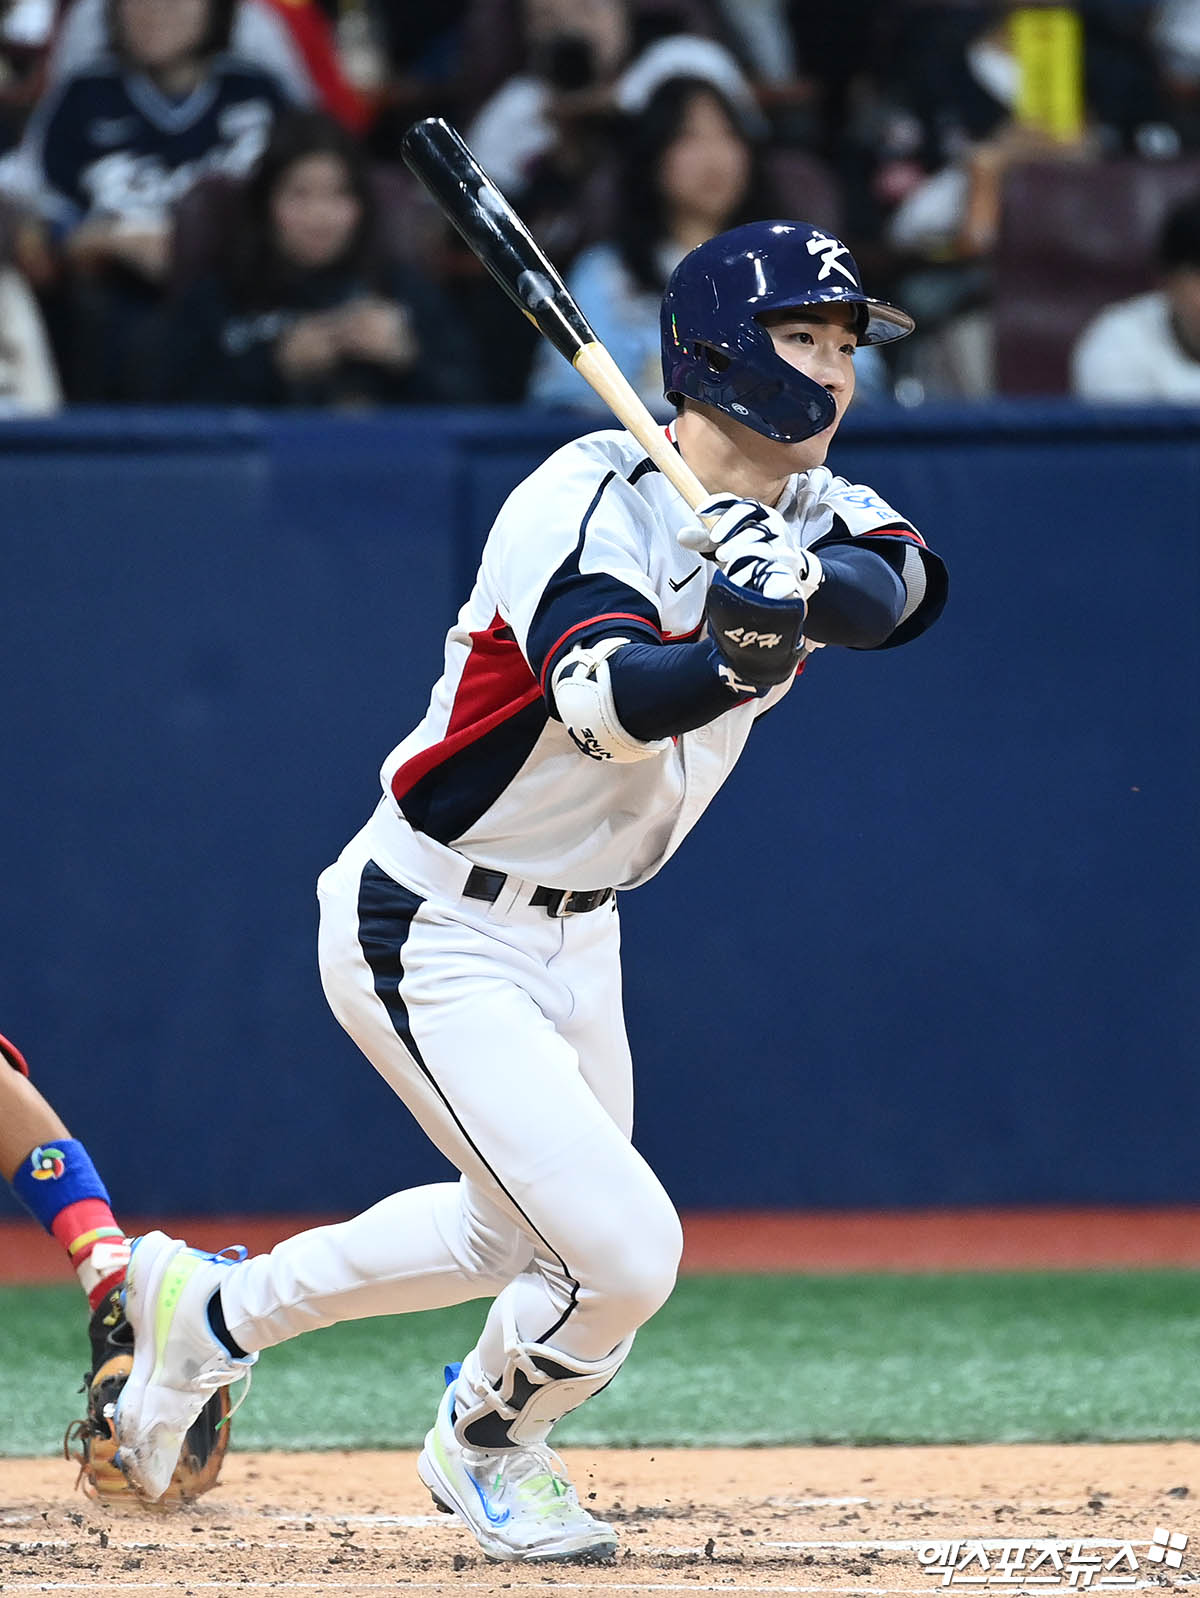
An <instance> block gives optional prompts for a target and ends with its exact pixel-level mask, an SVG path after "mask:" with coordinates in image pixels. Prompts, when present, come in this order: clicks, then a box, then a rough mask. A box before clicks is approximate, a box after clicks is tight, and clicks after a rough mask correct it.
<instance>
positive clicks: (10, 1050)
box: [0, 1037, 29, 1076]
mask: <svg viewBox="0 0 1200 1598" xmlns="http://www.w3.org/2000/svg"><path fill="white" fill-rule="evenodd" d="M0 1060H7V1061H8V1063H9V1065H11V1066H12V1068H13V1070H14V1071H19V1072H20V1073H21V1075H22V1076H28V1075H29V1067H28V1065H27V1064H26V1063H25V1056H24V1055H23V1054H22V1053H21V1051H20V1049H18V1047H17V1046H16V1044H15V1043H10V1042H9V1041H8V1039H7V1038H6V1037H0Z"/></svg>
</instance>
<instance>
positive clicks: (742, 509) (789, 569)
mask: <svg viewBox="0 0 1200 1598" xmlns="http://www.w3.org/2000/svg"><path fill="white" fill-rule="evenodd" d="M696 515H697V516H698V517H701V518H704V522H702V523H701V524H699V525H698V526H696V527H695V528H691V527H688V528H685V529H684V530H683V531H682V532H681V533H680V534H679V542H680V543H681V544H682V545H683V546H684V547H685V548H687V549H695V550H697V551H698V552H699V553H701V554H706V555H711V556H712V558H713V559H714V560H715V561H716V563H717V565H718V566H719V567H720V568H721V570H722V571H723V572H724V573H725V575H726V577H728V579H729V581H730V582H731V583H736V584H737V585H738V586H739V587H740V588H748V589H750V590H752V591H753V592H754V593H757V594H761V595H762V596H763V598H764V599H804V600H807V599H810V598H811V597H812V595H813V594H814V593H815V592H816V590H817V588H818V587H819V585H820V582H821V576H822V573H821V563H820V561H819V560H818V559H817V557H816V556H815V555H814V554H813V553H812V551H811V550H804V549H801V548H800V547H799V546H798V545H797V544H794V543H793V535H792V530H791V529H790V528H789V526H788V524H787V522H786V521H785V520H784V519H783V517H782V516H781V515H780V514H779V512H778V511H776V510H772V509H771V508H770V506H768V505H763V504H760V503H759V501H758V500H756V499H735V498H733V497H732V496H731V495H729V494H714V495H713V496H712V497H711V498H709V499H707V500H705V502H704V504H702V505H700V506H699V507H698V508H697V510H696ZM705 522H710V523H711V525H705V524H704V523H705Z"/></svg>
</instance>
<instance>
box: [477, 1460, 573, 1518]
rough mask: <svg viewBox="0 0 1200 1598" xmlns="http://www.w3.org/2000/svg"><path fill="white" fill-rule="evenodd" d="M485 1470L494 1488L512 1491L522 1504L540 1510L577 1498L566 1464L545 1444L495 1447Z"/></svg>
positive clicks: (550, 1509)
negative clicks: (516, 1494)
mask: <svg viewBox="0 0 1200 1598" xmlns="http://www.w3.org/2000/svg"><path fill="white" fill-rule="evenodd" d="M488 1472H489V1475H490V1476H491V1481H492V1486H493V1490H494V1491H496V1492H497V1493H499V1492H500V1491H502V1490H503V1489H505V1488H507V1489H510V1490H514V1491H516V1492H518V1493H519V1494H520V1497H521V1500H522V1502H523V1503H524V1504H526V1505H527V1506H528V1507H529V1508H531V1509H535V1510H538V1511H540V1512H542V1513H549V1512H550V1511H553V1510H556V1509H558V1508H560V1507H562V1506H564V1505H568V1504H574V1503H576V1502H577V1501H578V1500H577V1499H576V1497H575V1489H574V1488H573V1487H572V1485H571V1482H570V1480H569V1478H568V1476H567V1467H566V1466H565V1465H564V1464H563V1462H562V1460H561V1459H560V1458H559V1456H558V1455H557V1454H556V1453H555V1452H554V1450H553V1449H552V1448H551V1447H549V1446H548V1445H547V1444H545V1443H527V1444H525V1445H524V1446H523V1447H520V1448H505V1449H503V1450H497V1451H496V1453H494V1454H491V1455H489V1457H488Z"/></svg>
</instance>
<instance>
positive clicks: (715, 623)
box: [705, 572, 807, 690]
mask: <svg viewBox="0 0 1200 1598" xmlns="http://www.w3.org/2000/svg"><path fill="white" fill-rule="evenodd" d="M806 610H807V606H806V605H805V603H804V601H803V600H802V599H800V598H799V597H797V598H795V599H765V598H764V597H763V596H762V595H761V594H756V593H754V592H752V590H750V589H748V588H739V587H738V585H737V584H736V583H731V582H730V581H729V579H728V577H726V575H725V573H724V572H718V573H717V575H716V576H715V577H714V578H713V580H712V585H711V587H710V588H709V590H708V601H707V603H706V605H705V612H706V614H707V616H708V631H709V635H710V637H711V638H712V640H713V642H714V643H715V644H716V646H717V649H718V651H719V652H720V654H721V656H722V658H723V659H724V660H725V661H727V662H728V664H729V665H730V666H731V667H732V669H733V673H734V678H735V683H734V686H735V687H736V686H739V685H740V684H742V683H745V684H748V685H749V688H750V689H751V690H753V689H757V688H771V687H773V686H774V685H775V684H776V683H780V682H786V681H787V679H788V678H789V677H790V676H791V674H792V673H793V672H794V671H795V669H796V664H797V662H798V661H799V659H800V651H801V649H802V648H803V646H804V616H805V612H806Z"/></svg>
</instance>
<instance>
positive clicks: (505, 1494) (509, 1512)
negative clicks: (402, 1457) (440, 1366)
mask: <svg viewBox="0 0 1200 1598" xmlns="http://www.w3.org/2000/svg"><path fill="white" fill-rule="evenodd" d="M453 1411H454V1384H453V1383H451V1384H450V1386H449V1387H447V1388H446V1391H445V1393H444V1394H443V1395H442V1402H441V1404H440V1405H439V1406H438V1413H437V1419H436V1420H435V1421H434V1423H433V1426H432V1428H431V1430H430V1431H429V1433H428V1434H427V1436H426V1438H425V1447H424V1448H423V1449H422V1450H421V1457H420V1458H419V1459H418V1460H417V1474H418V1475H419V1476H420V1478H421V1480H422V1481H423V1482H424V1483H425V1485H426V1487H428V1488H429V1491H430V1492H431V1493H432V1494H433V1497H434V1501H435V1502H436V1503H437V1504H438V1506H439V1507H440V1508H442V1509H447V1510H451V1511H452V1512H453V1513H454V1514H456V1515H457V1516H458V1517H459V1519H460V1520H462V1521H465V1522H466V1524H467V1526H469V1527H470V1529H471V1531H472V1533H473V1534H474V1536H475V1540H476V1541H477V1542H478V1544H479V1546H480V1547H481V1548H482V1549H483V1551H484V1553H485V1554H487V1556H488V1558H489V1559H526V1560H540V1559H579V1560H595V1559H607V1558H608V1557H609V1556H610V1555H611V1554H613V1553H615V1551H616V1547H617V1534H616V1532H615V1531H614V1530H613V1528H612V1527H611V1526H610V1525H608V1523H607V1522H606V1521H603V1520H597V1519H596V1517H595V1516H594V1515H589V1514H588V1512H587V1510H586V1509H584V1508H583V1506H582V1505H581V1504H580V1502H579V1499H578V1498H577V1496H576V1494H575V1489H574V1487H572V1485H571V1483H570V1482H569V1481H568V1479H567V1473H566V1470H565V1468H564V1466H563V1462H562V1460H561V1459H559V1457H558V1455H557V1454H556V1453H555V1452H554V1450H553V1449H552V1448H549V1447H548V1446H547V1445H546V1444H545V1443H540V1444H526V1445H524V1446H523V1447H519V1448H501V1449H496V1450H495V1451H494V1452H493V1451H490V1450H484V1449H481V1448H466V1447H464V1446H463V1444H462V1443H460V1442H459V1440H458V1438H457V1437H456V1436H455V1435H454V1422H453V1419H452V1416H453Z"/></svg>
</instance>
